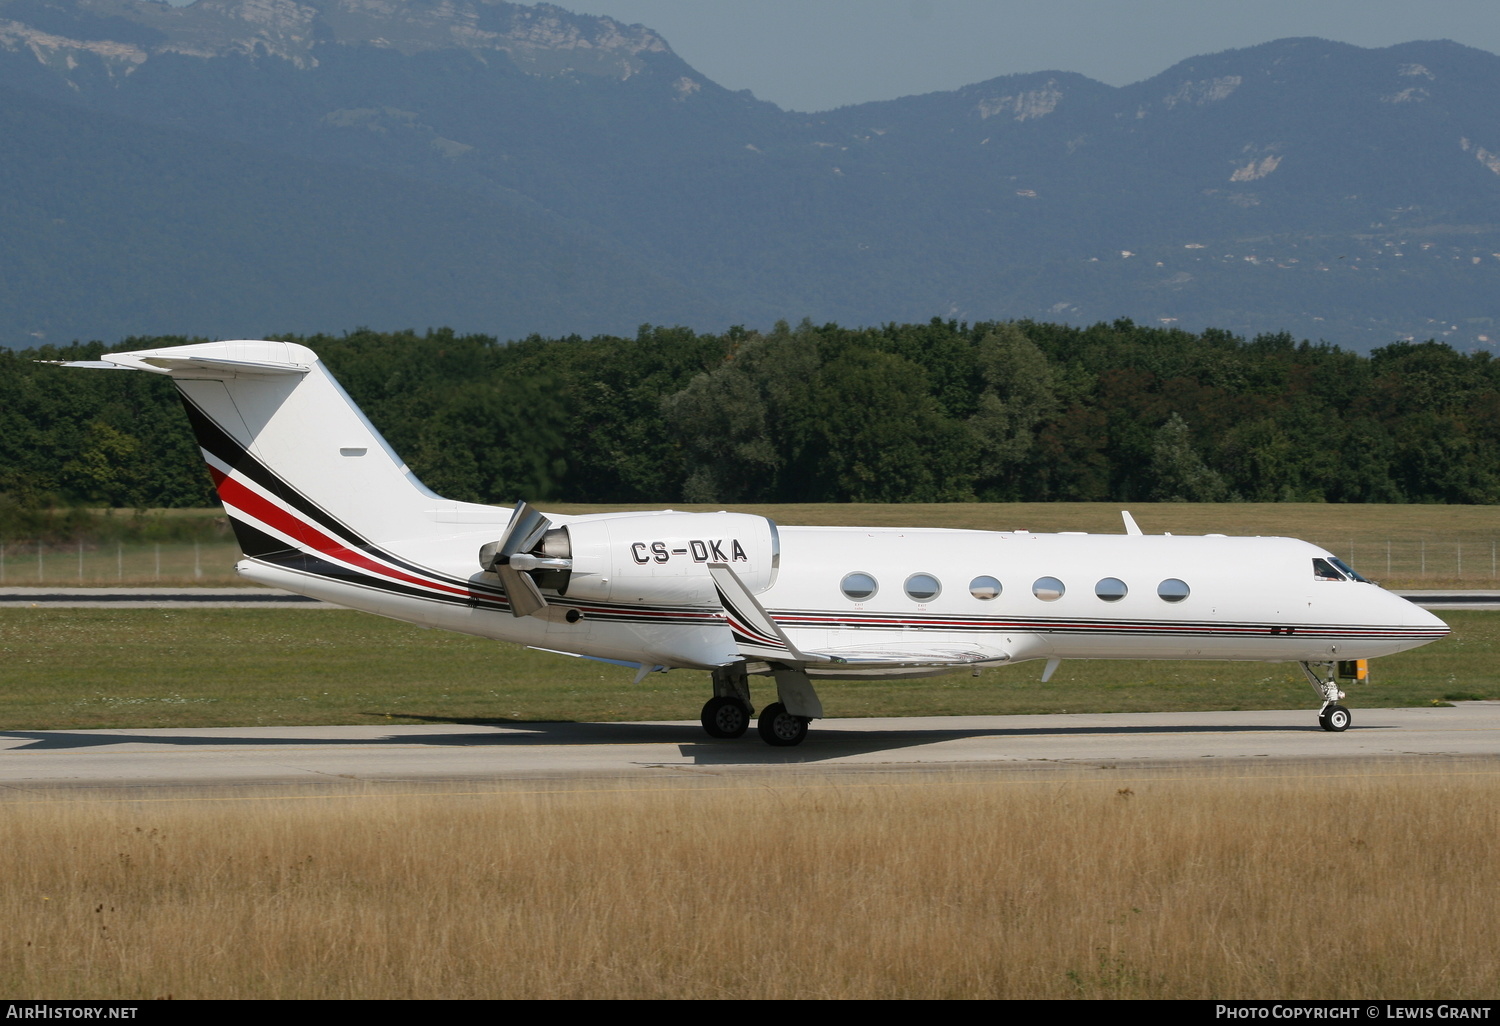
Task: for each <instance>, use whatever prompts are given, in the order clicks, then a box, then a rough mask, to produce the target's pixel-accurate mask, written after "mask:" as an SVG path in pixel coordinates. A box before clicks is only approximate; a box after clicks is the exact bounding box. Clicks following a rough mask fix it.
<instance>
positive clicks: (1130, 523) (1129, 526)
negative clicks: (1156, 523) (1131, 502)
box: [1120, 509, 1142, 534]
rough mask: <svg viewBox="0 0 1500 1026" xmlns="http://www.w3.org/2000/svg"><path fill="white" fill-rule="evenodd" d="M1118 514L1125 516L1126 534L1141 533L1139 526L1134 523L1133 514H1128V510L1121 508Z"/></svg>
mask: <svg viewBox="0 0 1500 1026" xmlns="http://www.w3.org/2000/svg"><path fill="white" fill-rule="evenodd" d="M1120 516H1122V517H1124V518H1125V533H1126V534H1141V533H1142V531H1141V529H1140V527H1138V526H1137V525H1136V522H1135V517H1133V516H1131V515H1130V512H1129V510H1123V509H1122V510H1120Z"/></svg>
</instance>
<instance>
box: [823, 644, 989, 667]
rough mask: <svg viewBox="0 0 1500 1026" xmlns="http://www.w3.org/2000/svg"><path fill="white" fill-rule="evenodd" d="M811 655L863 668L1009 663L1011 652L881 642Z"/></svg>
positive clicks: (824, 650)
mask: <svg viewBox="0 0 1500 1026" xmlns="http://www.w3.org/2000/svg"><path fill="white" fill-rule="evenodd" d="M806 654H807V655H812V656H819V657H821V658H823V659H825V660H827V661H828V662H831V663H840V664H844V665H847V666H849V667H851V668H855V669H861V670H896V669H907V668H910V669H921V668H926V669H938V668H942V667H959V666H975V665H978V664H981V663H1005V662H1009V661H1010V653H1008V652H1002V651H1000V650H999V649H984V648H979V647H977V646H968V647H962V646H957V645H953V646H945V645H880V646H869V647H863V648H825V649H821V650H820V651H818V652H809V653H806Z"/></svg>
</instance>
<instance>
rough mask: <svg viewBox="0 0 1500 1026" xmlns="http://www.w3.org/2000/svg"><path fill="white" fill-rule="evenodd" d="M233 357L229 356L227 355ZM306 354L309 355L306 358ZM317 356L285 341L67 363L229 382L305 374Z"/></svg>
mask: <svg viewBox="0 0 1500 1026" xmlns="http://www.w3.org/2000/svg"><path fill="white" fill-rule="evenodd" d="M231 353H232V354H233V355H227V354H231ZM303 354H306V356H305V357H304V355H303ZM315 361H316V357H313V356H312V354H311V353H310V352H308V351H307V350H305V349H303V348H302V347H301V346H293V345H291V344H289V343H285V342H251V341H244V342H205V343H199V344H198V345H191V346H173V347H171V348H168V349H139V350H136V351H135V352H133V353H105V354H104V356H103V357H101V358H100V359H98V360H76V361H69V362H64V363H63V364H62V366H64V367H75V368H80V369H83V370H140V371H147V372H148V373H151V374H166V375H169V376H170V377H174V378H195V379H198V380H210V381H212V380H220V381H227V380H230V379H233V378H237V377H239V376H240V375H242V374H253V375H268V374H271V375H276V374H306V373H307V372H308V371H310V370H312V367H313V363H314V362H315Z"/></svg>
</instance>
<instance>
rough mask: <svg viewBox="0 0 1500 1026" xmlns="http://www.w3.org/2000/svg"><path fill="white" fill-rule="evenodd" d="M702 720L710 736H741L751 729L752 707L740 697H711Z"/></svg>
mask: <svg viewBox="0 0 1500 1026" xmlns="http://www.w3.org/2000/svg"><path fill="white" fill-rule="evenodd" d="M701 721H702V723H703V729H704V730H706V731H708V736H709V737H741V736H742V735H743V734H744V733H745V731H747V730H749V729H750V707H749V706H747V705H746V704H745V703H744V702H741V701H740V700H739V699H738V698H710V699H709V700H708V701H707V702H704V703H703V716H702V718H701Z"/></svg>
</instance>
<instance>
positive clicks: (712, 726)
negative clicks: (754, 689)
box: [700, 663, 823, 748]
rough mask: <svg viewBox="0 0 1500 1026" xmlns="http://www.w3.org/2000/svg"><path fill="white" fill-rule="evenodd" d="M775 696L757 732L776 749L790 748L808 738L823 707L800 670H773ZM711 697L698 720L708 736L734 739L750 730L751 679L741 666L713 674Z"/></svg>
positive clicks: (762, 716)
mask: <svg viewBox="0 0 1500 1026" xmlns="http://www.w3.org/2000/svg"><path fill="white" fill-rule="evenodd" d="M773 673H774V676H775V678H776V697H777V698H779V699H780V701H777V702H773V703H771V704H770V705H768V706H766V707H765V708H764V709H762V710H761V712H760V719H758V720H757V721H756V731H757V732H758V733H759V734H760V739H761V740H762V741H764V742H765V743H766V744H768V745H771V746H772V747H775V748H791V747H793V746H795V745H800V744H801V743H802V742H803V741H805V740H806V739H807V725H808V724H809V723H811V722H812V721H813V720H814V719H815V718H817V717H819V716H822V715H823V705H822V703H821V702H820V701H819V700H818V696H817V693H816V692H815V691H813V687H812V682H811V681H809V680H808V678H807V674H806V673H803V672H802V671H801V670H775V671H773ZM713 684H714V697H712V698H710V699H709V700H708V701H707V702H705V703H704V704H703V713H702V715H701V717H700V721H701V722H702V724H703V729H704V731H705V732H706V733H707V734H708V736H709V737H716V738H736V737H740V736H742V735H743V734H744V733H745V731H747V730H749V729H750V720H751V719H752V718H753V717H754V715H755V710H754V707H753V706H751V704H750V676H749V674H748V673H746V672H745V664H744V663H736V664H734V665H733V666H721V667H719V668H718V669H716V670H714V672H713Z"/></svg>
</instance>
